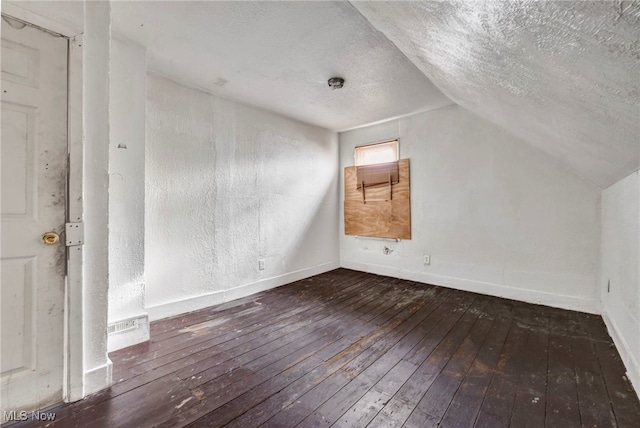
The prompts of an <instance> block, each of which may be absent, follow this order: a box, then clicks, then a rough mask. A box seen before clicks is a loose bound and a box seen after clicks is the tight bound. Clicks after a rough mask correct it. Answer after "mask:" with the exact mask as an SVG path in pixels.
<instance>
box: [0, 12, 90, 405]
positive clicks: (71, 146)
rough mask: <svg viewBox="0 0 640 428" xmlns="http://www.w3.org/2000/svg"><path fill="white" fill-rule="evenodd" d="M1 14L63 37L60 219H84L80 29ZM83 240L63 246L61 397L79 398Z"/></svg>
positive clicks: (28, 14)
mask: <svg viewBox="0 0 640 428" xmlns="http://www.w3.org/2000/svg"><path fill="white" fill-rule="evenodd" d="M2 13H3V14H4V15H7V16H8V17H10V18H13V19H17V20H19V21H22V22H25V23H27V24H28V25H32V26H35V27H37V28H39V29H41V30H44V31H46V32H49V33H54V34H57V35H60V36H62V37H64V38H66V39H67V41H68V49H67V72H68V79H67V206H66V210H65V211H66V212H65V221H66V222H67V223H82V222H83V221H84V215H83V211H84V203H83V197H82V196H83V194H82V192H83V190H82V189H83V152H84V142H83V77H82V76H83V53H82V45H83V44H84V43H83V29H81V28H73V27H71V26H66V25H63V24H60V23H58V22H55V21H53V20H51V19H49V18H46V17H43V16H40V15H37V14H35V13H33V12H30V11H27V10H25V9H22V8H20V7H18V6H15V5H13V4H11V3H6V2H3V4H2ZM84 252H85V251H84V245H82V244H81V245H76V246H67V247H66V253H67V265H66V272H67V274H66V276H65V291H64V316H63V319H64V338H63V340H64V345H63V349H64V356H63V361H64V363H63V379H62V399H63V401H65V402H73V401H77V400H81V399H82V398H84V362H83V356H84V338H83V325H84V319H83V312H82V307H83V284H84V278H83V272H82V268H83V260H84Z"/></svg>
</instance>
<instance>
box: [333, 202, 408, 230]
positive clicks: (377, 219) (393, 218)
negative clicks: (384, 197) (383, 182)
mask: <svg viewBox="0 0 640 428" xmlns="http://www.w3.org/2000/svg"><path fill="white" fill-rule="evenodd" d="M344 232H345V233H346V234H347V235H357V236H372V237H377V238H398V239H411V206H410V203H409V200H407V199H403V200H398V201H388V202H367V203H366V204H363V203H362V202H359V201H344Z"/></svg>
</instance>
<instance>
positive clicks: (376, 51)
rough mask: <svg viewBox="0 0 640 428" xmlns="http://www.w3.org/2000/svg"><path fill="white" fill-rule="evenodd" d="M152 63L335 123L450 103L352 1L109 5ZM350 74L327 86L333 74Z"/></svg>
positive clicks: (206, 85) (190, 80)
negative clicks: (341, 85)
mask: <svg viewBox="0 0 640 428" xmlns="http://www.w3.org/2000/svg"><path fill="white" fill-rule="evenodd" d="M111 8H112V17H113V31H114V34H119V35H122V36H124V37H126V38H127V39H130V40H133V41H135V42H137V43H139V44H141V45H143V46H145V47H146V48H147V53H148V59H149V62H148V64H149V68H150V69H151V70H153V71H157V72H159V73H161V74H164V75H166V76H169V77H172V78H173V79H175V80H178V81H180V82H183V83H187V84H189V85H192V86H195V87H198V88H202V89H205V90H207V91H209V92H212V93H215V94H218V95H222V96H225V97H229V98H232V99H236V100H240V101H243V102H245V103H248V104H251V105H254V106H257V107H261V108H264V109H267V110H271V111H274V112H277V113H281V114H284V115H286V116H289V117H293V118H295V119H298V120H301V121H304V122H307V123H311V124H314V125H318V126H321V127H324V128H329V129H332V130H336V131H339V130H344V129H349V128H353V127H356V126H361V125H365V124H368V123H371V122H376V121H380V120H384V119H388V118H390V117H393V116H402V115H407V114H411V113H416V112H419V111H426V110H432V109H435V108H439V107H443V106H445V105H449V104H451V103H452V102H451V100H449V99H448V98H447V97H446V96H444V95H443V94H442V93H441V92H440V91H439V90H438V89H437V88H436V87H435V86H434V85H433V83H431V82H430V81H429V79H427V78H426V77H425V76H424V74H423V73H422V72H420V70H418V69H417V68H416V66H415V65H414V64H413V63H412V62H411V61H409V60H408V59H407V58H406V57H405V56H404V55H403V54H402V52H400V51H399V50H398V49H397V48H396V46H394V44H393V43H391V42H390V41H389V40H387V39H386V38H385V37H384V36H383V35H382V34H381V33H379V32H378V31H376V30H375V29H374V28H373V27H371V25H370V24H369V22H367V20H366V19H365V18H364V17H362V15H360V13H358V11H356V10H355V9H354V8H353V7H352V6H351V5H350V4H349V3H348V2H345V1H331V2H325V1H321V2H253V1H249V2H212V1H204V2H203V1H201V2H197V1H158V2H155V1H151V2H149V1H124V2H112V3H111ZM334 76H338V77H342V78H344V79H345V80H346V83H345V86H344V88H343V89H340V90H336V91H332V90H330V88H329V86H328V85H327V80H328V79H329V78H330V77H334Z"/></svg>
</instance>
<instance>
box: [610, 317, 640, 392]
mask: <svg viewBox="0 0 640 428" xmlns="http://www.w3.org/2000/svg"><path fill="white" fill-rule="evenodd" d="M619 309H620V310H617V311H616V316H619V315H620V314H624V315H623V316H624V317H625V318H627V320H626V321H627V322H628V325H638V323H637V322H636V321H635V320H634V319H633V317H631V314H629V312H628V311H627V310H626V308H619ZM602 319H603V320H604V324H605V325H606V326H607V331H608V332H609V336H611V338H612V339H613V343H614V344H615V345H616V349H617V350H618V353H619V354H620V358H621V359H622V363H623V364H624V366H625V368H626V369H627V377H628V378H629V381H630V382H631V385H632V386H633V388H634V389H635V390H636V394H637V395H638V397H639V398H640V361H638V360H637V359H636V356H635V355H634V353H633V351H632V350H631V347H630V346H629V343H628V342H627V341H626V340H625V338H624V335H623V334H622V332H621V331H620V328H619V327H618V325H619V323H617V322H616V321H615V318H614V317H612V316H611V315H610V314H609V311H608V310H607V308H606V307H605V309H604V311H603V313H602Z"/></svg>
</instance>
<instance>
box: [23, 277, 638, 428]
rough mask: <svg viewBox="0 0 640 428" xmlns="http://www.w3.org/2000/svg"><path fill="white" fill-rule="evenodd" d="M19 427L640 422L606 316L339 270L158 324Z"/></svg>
mask: <svg viewBox="0 0 640 428" xmlns="http://www.w3.org/2000/svg"><path fill="white" fill-rule="evenodd" d="M110 358H111V360H112V361H113V363H114V385H113V386H112V387H111V388H109V389H107V390H105V391H101V392H99V393H97V394H94V395H92V396H90V397H87V398H86V399H85V400H82V401H80V402H77V403H73V404H62V405H58V406H54V407H52V408H49V409H47V411H49V412H54V413H55V414H56V418H55V420H54V421H53V422H46V423H45V422H38V421H34V420H30V421H25V422H21V423H15V424H11V426H12V427H13V426H15V427H23V426H25V427H27V426H33V427H35V426H51V427H59V428H62V427H86V426H91V427H109V428H111V427H201V426H202V427H222V426H226V427H254V426H264V427H294V426H299V427H322V426H334V427H349V428H352V427H367V426H368V427H401V426H404V427H432V426H433V427H436V426H438V427H459V428H465V427H490V428H497V427H509V426H511V427H527V426H529V427H573V426H575V427H578V426H598V427H606V426H612V427H615V426H620V427H637V426H640V402H639V401H638V397H637V395H636V393H635V392H634V391H633V388H632V387H631V385H630V383H629V381H628V380H627V378H626V377H625V374H624V373H625V369H624V366H623V365H622V362H621V360H620V356H619V355H618V353H617V351H616V349H615V347H614V346H613V343H612V341H611V338H610V337H609V336H608V334H607V332H606V328H605V327H604V324H603V322H602V320H601V319H600V318H599V317H597V316H594V315H588V314H582V313H577V312H571V311H563V310H560V309H554V308H548V307H544V306H537V305H530V304H525V303H522V302H516V301H511V300H505V299H499V298H493V297H488V296H482V295H478V294H473V293H468V292H463V291H457V290H451V289H445V288H440V287H434V286H429V285H424V284H418V283H415V282H411V281H405V280H400V279H393V278H388V277H383V276H378V275H372V274H366V273H361V272H355V271H351V270H346V269H337V270H334V271H331V272H327V273H325V274H322V275H318V276H315V277H312V278H308V279H305V280H301V281H297V282H295V283H292V284H289V285H286V286H283V287H279V288H276V289H274V290H270V291H266V292H263V293H259V294H255V295H252V296H249V297H245V298H242V299H238V300H236V301H233V302H228V303H225V304H222V305H218V306H214V307H211V308H206V309H203V310H200V311H195V312H191V313H188V314H182V315H179V316H176V317H172V318H167V319H163V320H159V321H156V322H153V323H152V324H151V340H150V341H149V342H147V343H144V344H140V345H136V346H133V347H130V348H127V349H123V350H120V351H117V352H113V353H111V354H110Z"/></svg>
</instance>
